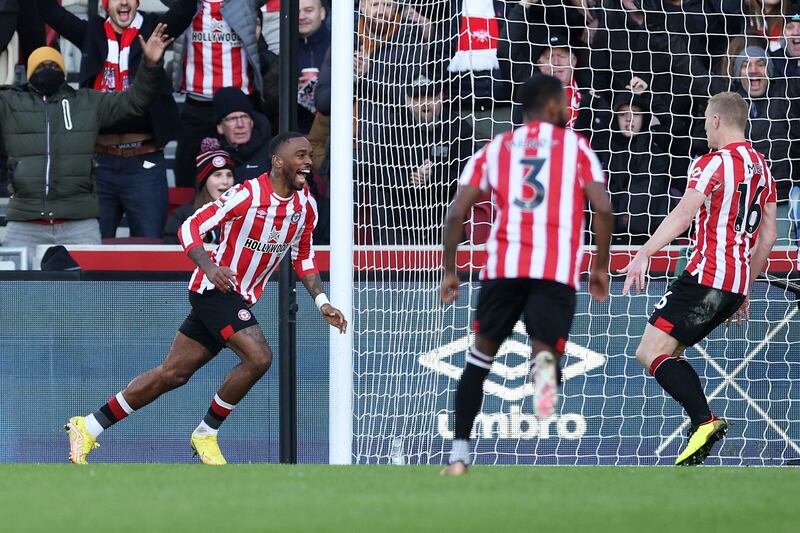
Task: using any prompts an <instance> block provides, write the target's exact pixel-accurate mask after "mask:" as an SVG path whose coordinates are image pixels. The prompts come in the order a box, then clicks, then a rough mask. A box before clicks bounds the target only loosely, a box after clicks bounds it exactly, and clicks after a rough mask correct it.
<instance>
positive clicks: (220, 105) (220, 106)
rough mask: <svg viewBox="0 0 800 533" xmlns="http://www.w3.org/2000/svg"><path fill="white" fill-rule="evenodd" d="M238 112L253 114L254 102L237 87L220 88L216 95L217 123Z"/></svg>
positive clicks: (215, 112)
mask: <svg viewBox="0 0 800 533" xmlns="http://www.w3.org/2000/svg"><path fill="white" fill-rule="evenodd" d="M236 112H241V113H247V114H248V115H250V116H251V117H252V116H253V102H251V101H250V97H249V96H247V95H246V94H244V93H243V92H242V90H241V89H237V88H236V87H223V88H222V89H220V90H218V91H217V92H216V94H215V95H214V118H215V119H216V123H217V124H219V123H220V122H222V119H224V118H225V117H227V116H228V115H230V114H231V113H236Z"/></svg>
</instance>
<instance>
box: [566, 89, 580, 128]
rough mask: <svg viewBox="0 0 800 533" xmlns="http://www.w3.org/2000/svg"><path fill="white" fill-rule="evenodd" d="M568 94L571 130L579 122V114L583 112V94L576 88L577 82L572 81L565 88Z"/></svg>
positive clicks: (568, 122) (569, 125)
mask: <svg viewBox="0 0 800 533" xmlns="http://www.w3.org/2000/svg"><path fill="white" fill-rule="evenodd" d="M564 90H565V91H566V93H567V102H569V120H568V121H567V127H569V128H571V127H572V126H574V125H575V121H576V120H578V113H580V110H581V93H580V91H579V90H578V88H577V87H576V86H575V80H573V81H572V83H570V84H569V85H568V86H567V87H565V88H564Z"/></svg>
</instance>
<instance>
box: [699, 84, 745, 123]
mask: <svg viewBox="0 0 800 533" xmlns="http://www.w3.org/2000/svg"><path fill="white" fill-rule="evenodd" d="M708 110H709V112H710V113H712V114H715V115H719V118H720V121H721V122H724V123H725V124H726V125H728V126H733V127H736V128H739V129H741V130H742V131H744V128H745V126H746V125H747V115H748V112H749V110H748V106H747V102H745V101H744V98H742V96H741V95H740V94H739V93H735V92H731V91H728V92H724V93H719V94H715V95H714V96H712V97H711V99H709V101H708Z"/></svg>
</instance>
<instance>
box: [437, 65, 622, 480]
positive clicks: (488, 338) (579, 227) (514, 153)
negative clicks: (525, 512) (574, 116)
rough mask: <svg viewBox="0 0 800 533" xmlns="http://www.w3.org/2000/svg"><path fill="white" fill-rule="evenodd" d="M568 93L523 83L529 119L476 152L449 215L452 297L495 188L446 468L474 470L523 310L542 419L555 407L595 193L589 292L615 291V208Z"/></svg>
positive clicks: (445, 287) (446, 296)
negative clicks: (460, 264)
mask: <svg viewBox="0 0 800 533" xmlns="http://www.w3.org/2000/svg"><path fill="white" fill-rule="evenodd" d="M566 98H567V97H566V94H565V92H564V89H563V87H562V86H561V82H560V81H559V80H558V79H556V78H553V77H550V76H541V75H540V76H535V77H533V78H531V79H530V80H528V81H527V82H526V83H525V85H524V86H523V88H522V111H523V113H524V116H525V121H526V124H525V125H524V126H522V127H521V128H519V129H517V130H515V131H513V132H510V133H505V134H503V135H500V136H498V137H496V138H495V139H494V140H492V142H490V143H489V144H488V145H486V146H485V147H484V148H482V149H481V150H480V151H478V153H477V154H475V155H474V156H473V157H472V159H471V160H470V162H469V163H468V164H467V166H466V167H465V169H464V172H463V175H462V178H461V183H460V185H461V187H460V188H459V192H458V194H457V195H456V198H455V200H454V201H453V205H452V206H450V210H449V212H448V215H447V222H446V226H445V230H444V278H443V279H442V287H441V298H442V301H443V302H445V303H448V302H453V301H455V300H456V299H458V297H459V279H458V276H457V274H456V265H455V256H456V247H457V245H458V242H459V240H460V238H461V231H462V229H461V228H462V225H463V223H464V219H465V217H466V215H467V214H468V213H469V209H470V207H471V206H472V205H473V204H474V203H475V202H477V201H479V200H480V199H481V198H482V197H483V195H484V194H486V193H489V192H491V193H492V201H493V204H494V206H495V209H496V214H495V220H494V222H493V223H492V231H491V234H490V235H489V240H488V242H487V245H486V248H487V263H486V267H485V268H484V269H483V270H482V271H481V292H480V299H479V301H478V308H477V311H476V315H475V321H474V323H473V329H474V330H475V344H474V345H473V346H472V347H471V348H470V350H469V352H468V353H467V357H466V366H465V368H464V372H463V373H462V375H461V379H460V380H459V383H458V389H457V390H456V397H455V417H456V421H455V422H456V423H455V439H454V440H453V449H452V452H451V453H450V460H449V465H448V466H447V467H446V468H445V469H444V470H443V473H444V474H447V475H461V474H464V473H465V472H466V471H467V465H469V464H470V460H471V450H470V443H469V438H470V434H471V432H472V426H473V423H474V421H475V416H476V415H477V414H478V411H479V410H480V406H481V402H482V400H483V384H484V381H485V380H486V377H487V375H488V374H489V370H490V369H491V367H492V363H493V362H494V357H495V355H497V350H498V349H499V347H500V345H501V344H502V343H503V341H504V340H505V339H506V338H507V337H508V336H509V335H511V333H512V331H513V329H514V326H515V324H516V323H517V321H518V320H519V319H520V317H522V319H523V321H524V323H525V328H526V330H527V332H528V335H529V336H530V338H531V344H532V352H531V353H532V354H533V355H534V358H533V365H532V368H531V380H532V381H533V387H534V408H535V410H536V414H537V416H539V417H540V418H543V419H544V418H547V417H549V416H551V415H552V414H553V412H554V409H555V405H556V401H557V399H558V395H557V391H558V385H559V384H560V381H561V380H560V370H559V363H558V361H559V359H560V357H561V355H562V354H563V352H564V347H565V345H566V341H567V337H568V336H569V330H570V326H571V324H572V317H573V315H574V313H575V289H576V288H577V286H578V274H579V272H580V269H581V266H582V257H583V255H582V254H583V231H584V210H585V203H586V200H587V199H588V200H589V202H590V203H591V205H592V207H593V209H594V212H595V216H594V223H595V224H594V226H595V231H596V232H597V238H596V240H595V242H596V243H597V249H598V250H597V256H596V257H595V260H594V262H593V268H592V273H591V276H590V279H589V291H590V292H591V294H592V296H593V297H594V298H595V299H597V300H605V299H606V298H607V297H608V247H609V242H610V233H611V207H610V205H609V201H608V194H607V192H606V186H605V175H604V174H603V170H602V168H601V166H600V162H599V160H598V159H597V156H595V154H594V153H593V152H592V149H591V148H590V147H589V144H588V143H587V142H586V139H584V138H583V137H581V136H580V135H578V134H577V133H575V132H573V131H572V130H570V129H566V128H565V127H564V126H565V124H566V122H567V118H568V117H567V110H568V109H569V105H567V101H566Z"/></svg>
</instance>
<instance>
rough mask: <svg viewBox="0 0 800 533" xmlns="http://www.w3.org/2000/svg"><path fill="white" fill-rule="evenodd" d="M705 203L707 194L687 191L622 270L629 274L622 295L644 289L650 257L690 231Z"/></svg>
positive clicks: (691, 190) (692, 190) (694, 190)
mask: <svg viewBox="0 0 800 533" xmlns="http://www.w3.org/2000/svg"><path fill="white" fill-rule="evenodd" d="M705 201H706V195H705V194H703V193H701V192H700V191H698V190H696V189H691V188H690V189H686V192H685V193H683V198H681V201H680V202H678V205H677V206H675V209H673V210H672V212H671V213H670V214H669V215H667V218H665V219H664V222H662V223H661V225H660V226H658V229H657V230H656V232H655V233H654V234H653V236H652V237H650V239H649V240H648V241H647V242H646V243H645V244H644V246H642V247H641V248H640V249H639V251H638V252H637V253H636V255H635V256H634V257H633V260H631V262H630V263H628V266H626V267H625V268H623V269H622V270H620V272H621V273H623V274H627V275H626V276H625V285H624V286H623V288H622V294H628V292H629V291H630V289H631V287H635V288H636V293H637V294H638V293H640V292H641V291H642V289H644V285H645V276H646V274H647V268H648V266H649V264H650V257H651V256H652V255H653V254H655V253H656V252H658V251H659V250H661V249H662V248H663V247H664V246H666V245H668V244H669V243H671V242H672V241H673V240H675V238H676V237H678V236H679V235H681V234H683V233H684V232H685V231H686V230H687V229H689V226H690V225H691V223H692V220H693V219H694V216H695V214H696V213H697V210H698V209H700V206H701V205H703V202H705Z"/></svg>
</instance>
